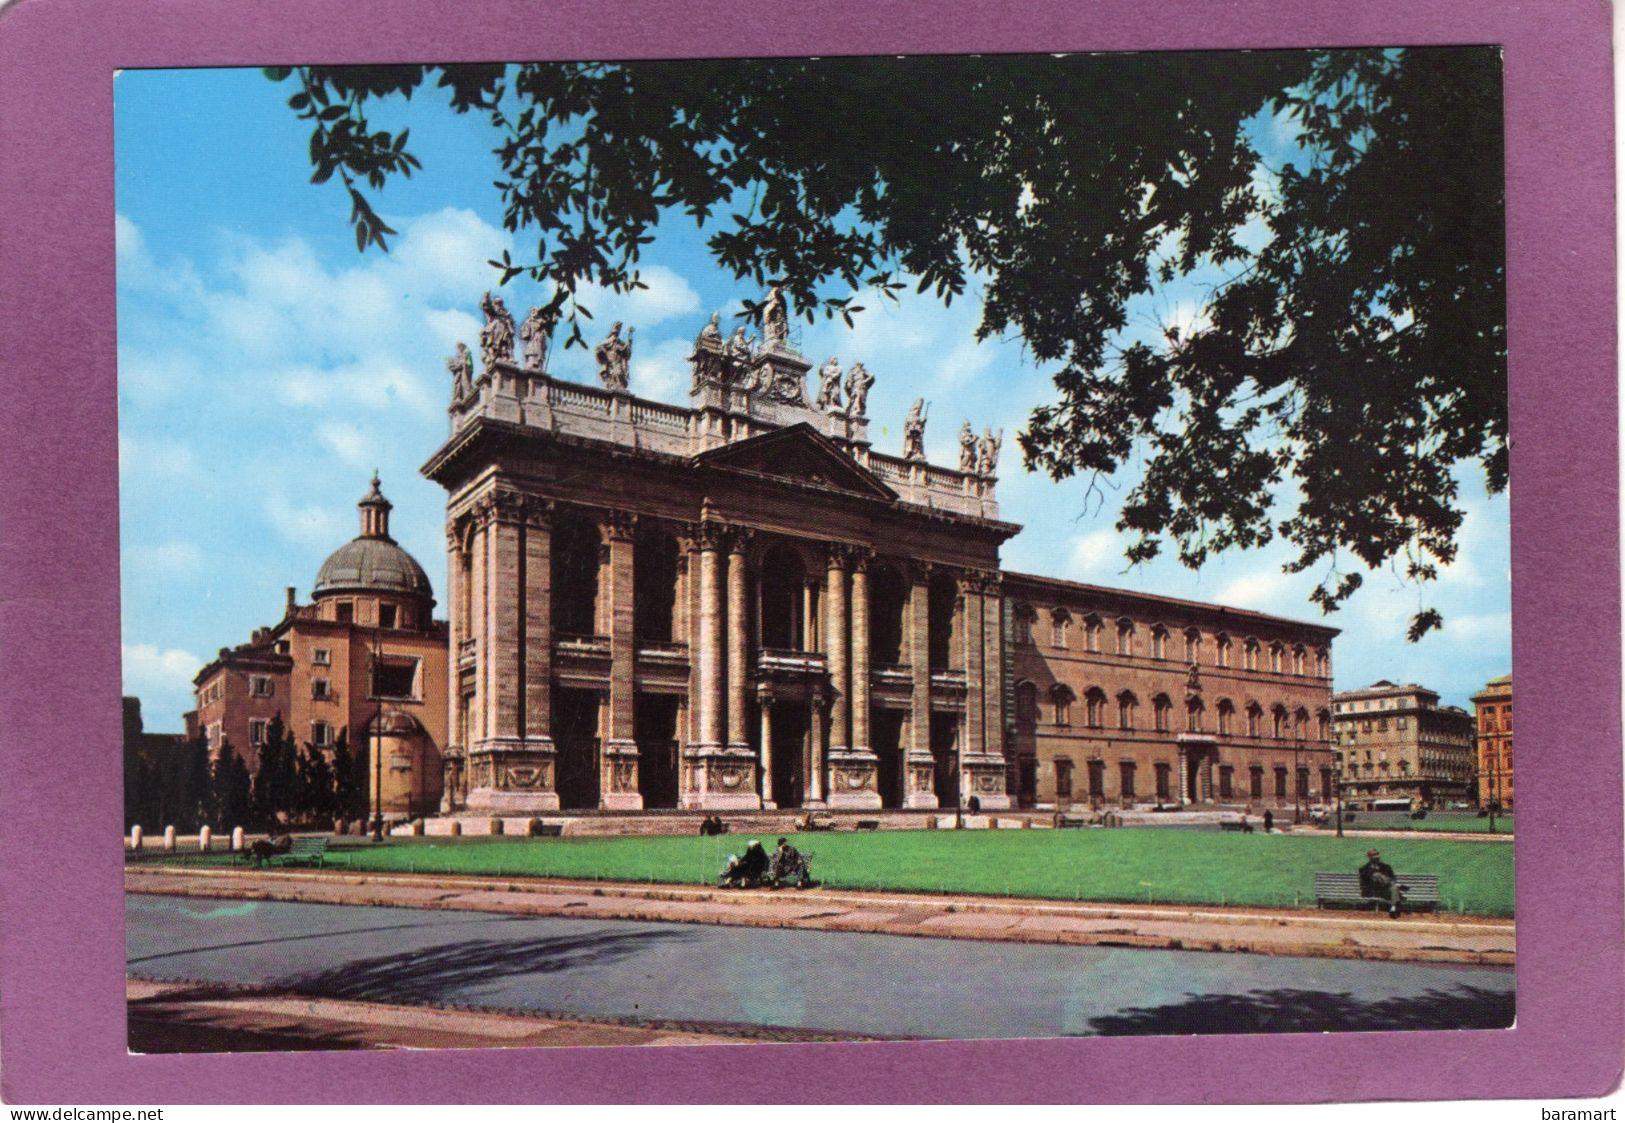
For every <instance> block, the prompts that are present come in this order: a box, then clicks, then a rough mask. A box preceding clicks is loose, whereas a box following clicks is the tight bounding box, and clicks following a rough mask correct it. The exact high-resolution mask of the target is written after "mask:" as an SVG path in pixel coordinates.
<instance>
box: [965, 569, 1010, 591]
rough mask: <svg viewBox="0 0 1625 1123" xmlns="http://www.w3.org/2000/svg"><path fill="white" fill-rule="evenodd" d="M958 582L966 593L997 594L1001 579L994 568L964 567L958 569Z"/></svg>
mask: <svg viewBox="0 0 1625 1123" xmlns="http://www.w3.org/2000/svg"><path fill="white" fill-rule="evenodd" d="M959 584H960V588H961V589H962V590H963V591H964V592H967V593H983V594H997V593H998V592H999V590H1000V588H1001V586H1002V584H1003V580H1002V578H1001V577H1000V575H999V571H998V570H996V569H965V570H961V571H960V574H959Z"/></svg>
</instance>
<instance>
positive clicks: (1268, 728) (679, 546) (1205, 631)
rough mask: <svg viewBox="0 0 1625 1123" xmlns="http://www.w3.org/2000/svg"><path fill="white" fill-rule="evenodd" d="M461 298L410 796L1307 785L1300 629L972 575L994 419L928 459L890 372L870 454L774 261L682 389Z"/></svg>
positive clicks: (617, 357)
mask: <svg viewBox="0 0 1625 1123" xmlns="http://www.w3.org/2000/svg"><path fill="white" fill-rule="evenodd" d="M484 307H485V313H486V325H485V329H484V332H483V333H482V339H481V344H482V347H481V351H482V354H481V356H480V362H479V369H478V371H476V370H475V366H474V363H475V360H474V356H473V355H472V354H471V353H470V352H469V351H468V350H467V348H465V347H459V349H458V354H457V356H455V357H454V358H453V359H451V360H450V361H449V362H448V367H449V368H450V371H451V374H452V402H451V406H450V418H451V433H450V437H449V439H448V440H447V441H446V443H445V444H444V445H443V446H442V447H441V448H440V449H439V450H437V451H436V452H435V453H434V455H433V456H432V457H431V458H430V459H429V461H428V462H427V463H426V464H425V466H424V469H423V471H424V473H425V475H427V476H428V477H429V478H430V479H432V480H434V481H436V482H438V483H440V484H441V485H442V486H443V487H444V488H445V489H446V492H447V496H448V501H447V520H446V541H447V550H448V557H447V572H448V587H447V589H446V599H447V604H448V608H449V617H450V660H451V667H450V673H449V675H448V684H447V713H448V716H449V730H448V738H447V739H448V744H447V746H446V749H445V753H444V762H445V778H444V786H443V790H444V796H443V801H442V810H443V811H445V812H447V813H458V812H462V811H467V812H470V813H477V814H492V815H526V814H535V813H543V812H550V811H555V810H567V809H572V808H577V809H589V808H597V809H606V810H642V809H656V808H690V809H735V810H746V809H761V808H794V807H825V808H830V809H841V808H848V809H855V810H871V809H880V808H897V809H921V810H925V809H932V808H942V807H949V808H952V807H964V806H977V807H980V808H982V809H987V810H996V809H1002V808H1009V807H1013V806H1018V805H1020V806H1031V807H1065V806H1067V805H1069V804H1071V803H1079V802H1088V801H1091V800H1092V801H1095V802H1097V803H1099V802H1111V803H1113V804H1115V805H1121V804H1124V803H1128V804H1133V803H1136V802H1142V803H1150V802H1152V801H1153V800H1156V801H1159V802H1166V803H1169V804H1180V803H1191V802H1198V803H1219V802H1237V803H1245V802H1249V801H1250V802H1271V801H1276V802H1284V804H1285V805H1290V804H1291V802H1292V799H1293V797H1294V796H1304V797H1318V796H1319V795H1320V792H1321V789H1322V788H1323V786H1324V783H1325V781H1324V780H1323V779H1322V777H1324V776H1326V775H1328V774H1329V769H1330V766H1331V735H1330V730H1329V725H1328V720H1329V718H1328V715H1329V708H1330V697H1331V678H1330V675H1331V667H1330V642H1331V638H1332V636H1333V635H1334V634H1335V631H1334V630H1333V629H1329V628H1324V627H1319V626H1314V625H1308V624H1301V623H1296V622H1293V621H1289V620H1285V619H1280V618H1276V617H1269V616H1264V615H1261V614H1257V613H1249V612H1243V611H1240V610H1234V609H1224V608H1222V607H1219V606H1213V605H1200V604H1194V603H1188V602H1179V601H1173V600H1167V599H1163V598H1154V597H1144V596H1138V595H1135V594H1127V593H1122V592H1120V591H1114V590H1110V589H1104V588H1095V587H1091V586H1082V585H1075V584H1071V583H1068V582H1060V581H1054V580H1052V579H1048V578H1042V577H1035V576H1024V575H1017V574H1011V573H1006V572H1003V571H1002V570H1001V569H1000V563H999V552H1000V547H1001V545H1002V544H1003V543H1004V542H1005V541H1007V540H1008V539H1009V538H1010V537H1011V536H1012V535H1014V534H1016V533H1017V532H1018V531H1019V529H1020V528H1019V527H1017V526H1016V525H1014V524H1012V523H1009V522H1006V521H1003V520H1002V519H1001V518H1000V517H999V507H998V500H997V495H996V487H997V477H996V473H997V467H998V459H999V445H1000V437H999V436H997V435H995V434H993V433H991V432H984V433H983V434H982V435H981V436H980V437H978V436H976V435H975V434H974V432H973V431H972V430H971V429H970V427H969V425H968V424H967V425H966V427H965V428H964V430H962V432H961V439H960V445H961V450H962V451H961V456H960V460H959V463H958V465H957V466H947V465H938V464H932V463H929V462H928V461H927V460H926V457H925V452H924V445H923V431H924V427H925V424H926V418H925V410H924V403H923V402H916V403H915V407H914V409H913V410H912V411H910V413H909V415H908V417H907V419H906V420H905V422H904V425H903V447H902V448H901V450H899V451H900V453H901V455H894V454H890V453H886V452H882V451H880V450H877V449H875V448H874V447H872V445H871V442H870V439H869V433H868V430H869V418H868V415H867V397H868V391H869V387H870V385H871V384H872V382H873V376H872V375H870V374H869V372H868V371H866V370H865V369H864V368H863V366H862V364H861V363H853V364H851V365H849V366H847V367H846V368H845V369H843V368H842V367H841V366H840V365H839V364H838V363H837V362H836V360H835V359H833V358H832V359H830V360H829V361H828V362H826V363H825V364H824V365H823V366H822V367H821V368H819V369H817V370H814V369H813V364H812V362H811V361H809V360H808V359H807V358H806V357H804V356H802V355H801V354H799V353H798V351H797V350H796V348H795V347H794V345H793V344H792V342H791V340H790V337H789V331H788V324H787V315H786V309H785V308H784V303H783V299H782V297H780V296H779V295H778V293H777V292H776V291H775V292H774V293H771V294H770V295H769V298H768V300H767V301H766V303H765V304H764V306H763V320H762V323H763V327H762V334H761V337H760V338H756V339H751V338H746V337H745V334H744V331H743V329H741V330H739V331H736V332H735V333H734V335H733V337H732V338H731V339H725V338H724V337H723V335H722V333H721V331H720V329H719V327H718V324H717V319H716V317H713V318H712V321H711V323H709V324H708V325H706V327H705V328H704V330H702V331H701V332H700V334H699V336H698V338H697V339H696V341H695V344H694V348H693V352H692V355H691V366H692V374H693V381H692V385H691V389H690V394H689V401H688V403H687V405H685V406H673V405H669V404H663V403H659V402H654V401H650V400H647V399H643V398H640V397H637V396H636V395H635V394H634V393H632V390H631V387H630V379H629V377H628V369H629V362H630V352H631V347H632V338H633V336H632V332H631V331H628V332H627V333H626V335H625V336H624V337H623V336H622V335H621V332H620V325H619V324H617V325H615V327H614V328H613V329H612V330H611V332H610V334H609V336H608V337H607V338H606V339H605V340H604V341H603V342H602V343H601V344H599V346H598V348H597V351H596V355H597V359H598V363H599V367H600V382H601V385H600V386H587V385H583V384H581V383H577V382H568V381H564V380H561V379H557V378H554V377H552V376H551V375H549V374H548V373H547V370H546V356H545V335H544V333H543V332H541V331H539V330H531V329H532V327H533V321H535V319H536V316H535V314H534V313H533V314H532V317H531V318H530V320H527V322H526V325H525V326H526V329H527V330H526V331H524V332H523V333H522V337H523V338H524V339H525V340H526V341H527V345H526V346H525V348H524V352H525V353H524V354H523V356H521V357H516V356H515V355H514V345H513V341H514V336H515V332H514V329H513V321H512V320H511V318H510V317H509V316H508V313H507V311H506V310H505V309H504V308H503V307H502V305H501V302H500V301H499V300H498V301H493V300H492V299H491V298H489V297H487V299H486V302H485V305H484ZM1125 636H1126V637H1127V638H1126V639H1125V638H1124V637H1125ZM1057 637H1061V639H1060V641H1059V642H1057ZM1045 638H1047V639H1048V640H1049V642H1047V643H1045V642H1041V641H1042V640H1043V639H1045ZM1058 706H1059V707H1060V709H1059V710H1058V709H1057V707H1058ZM1283 713H1284V714H1285V717H1284V718H1283V717H1282V716H1281V715H1282V714H1283ZM1192 715H1195V716H1192ZM1052 719H1053V720H1052ZM1288 766H1290V767H1291V768H1292V769H1293V773H1294V781H1293V785H1294V786H1293V787H1292V789H1291V794H1287V789H1285V788H1283V787H1282V786H1281V784H1280V782H1279V781H1278V780H1277V779H1276V775H1277V773H1278V772H1279V771H1280V770H1281V769H1283V768H1286V767H1288ZM1260 769H1262V770H1263V774H1264V775H1265V777H1266V780H1265V781H1263V782H1261V781H1259V780H1258V779H1257V777H1258V775H1259V770H1260ZM1164 770H1166V771H1164ZM1306 770H1307V771H1306ZM1306 775H1307V777H1308V779H1307V780H1305V779H1304V777H1305V776H1306ZM1136 776H1140V777H1147V778H1148V779H1145V780H1140V781H1136V780H1135V779H1134V777H1136ZM1150 777H1156V779H1155V780H1152V779H1149V778H1150ZM1304 785H1307V786H1304ZM1254 797H1256V798H1254Z"/></svg>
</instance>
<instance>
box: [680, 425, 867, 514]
mask: <svg viewBox="0 0 1625 1123" xmlns="http://www.w3.org/2000/svg"><path fill="white" fill-rule="evenodd" d="M694 459H695V462H696V463H699V464H704V465H706V466H708V467H712V468H719V469H722V470H723V471H727V472H739V473H743V474H748V475H752V476H767V477H772V478H776V479H783V480H788V481H792V482H794V483H799V484H802V485H804V486H810V487H818V488H825V489H828V490H831V491H841V492H846V493H848V494H852V495H860V496H863V497H865V498H869V499H883V500H893V499H896V498H897V493H896V492H895V491H893V490H892V489H891V488H889V487H887V486H886V485H885V484H883V483H881V482H880V480H878V479H876V478H875V476H874V474H873V473H871V472H869V471H868V470H867V469H865V468H863V467H862V466H861V465H859V464H858V463H857V462H856V461H855V460H853V459H852V457H851V456H849V455H847V453H846V452H844V451H843V450H842V449H841V447H840V446H839V445H837V444H835V442H834V441H831V440H830V439H829V438H828V437H825V436H824V435H823V434H821V433H819V432H818V431H817V430H816V429H814V428H813V427H812V426H811V425H808V424H806V423H804V422H803V423H802V424H799V425H791V426H789V427H788V428H784V429H778V430H775V431H774V432H771V433H764V434H762V435H761V436H759V437H751V438H748V439H747V440H743V441H737V442H735V443H733V444H729V445H723V446H722V447H721V448H714V449H712V450H711V451H709V452H703V453H701V454H700V455H699V456H697V457H695V458H694Z"/></svg>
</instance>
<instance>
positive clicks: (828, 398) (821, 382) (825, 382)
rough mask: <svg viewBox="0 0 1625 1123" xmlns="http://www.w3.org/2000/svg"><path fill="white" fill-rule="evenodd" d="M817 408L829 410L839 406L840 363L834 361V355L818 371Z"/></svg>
mask: <svg viewBox="0 0 1625 1123" xmlns="http://www.w3.org/2000/svg"><path fill="white" fill-rule="evenodd" d="M818 408H819V409H822V410H829V411H835V410H839V409H840V408H841V364H840V363H838V362H836V361H835V356H834V355H831V356H830V357H829V362H827V363H825V364H824V365H823V366H822V367H820V368H819V371H818Z"/></svg>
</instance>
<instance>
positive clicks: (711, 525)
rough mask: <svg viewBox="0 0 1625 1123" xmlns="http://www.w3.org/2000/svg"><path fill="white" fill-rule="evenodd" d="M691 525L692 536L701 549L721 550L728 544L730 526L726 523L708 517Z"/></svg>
mask: <svg viewBox="0 0 1625 1123" xmlns="http://www.w3.org/2000/svg"><path fill="white" fill-rule="evenodd" d="M690 525H691V527H692V528H693V533H692V535H691V536H690V537H691V538H692V540H693V542H694V544H695V545H696V546H697V547H699V548H700V549H701V550H712V551H714V550H720V549H722V548H723V547H724V546H726V545H727V540H728V528H727V526H726V524H724V523H720V522H715V521H712V520H709V519H707V520H703V521H701V522H697V523H691V524H690Z"/></svg>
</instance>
